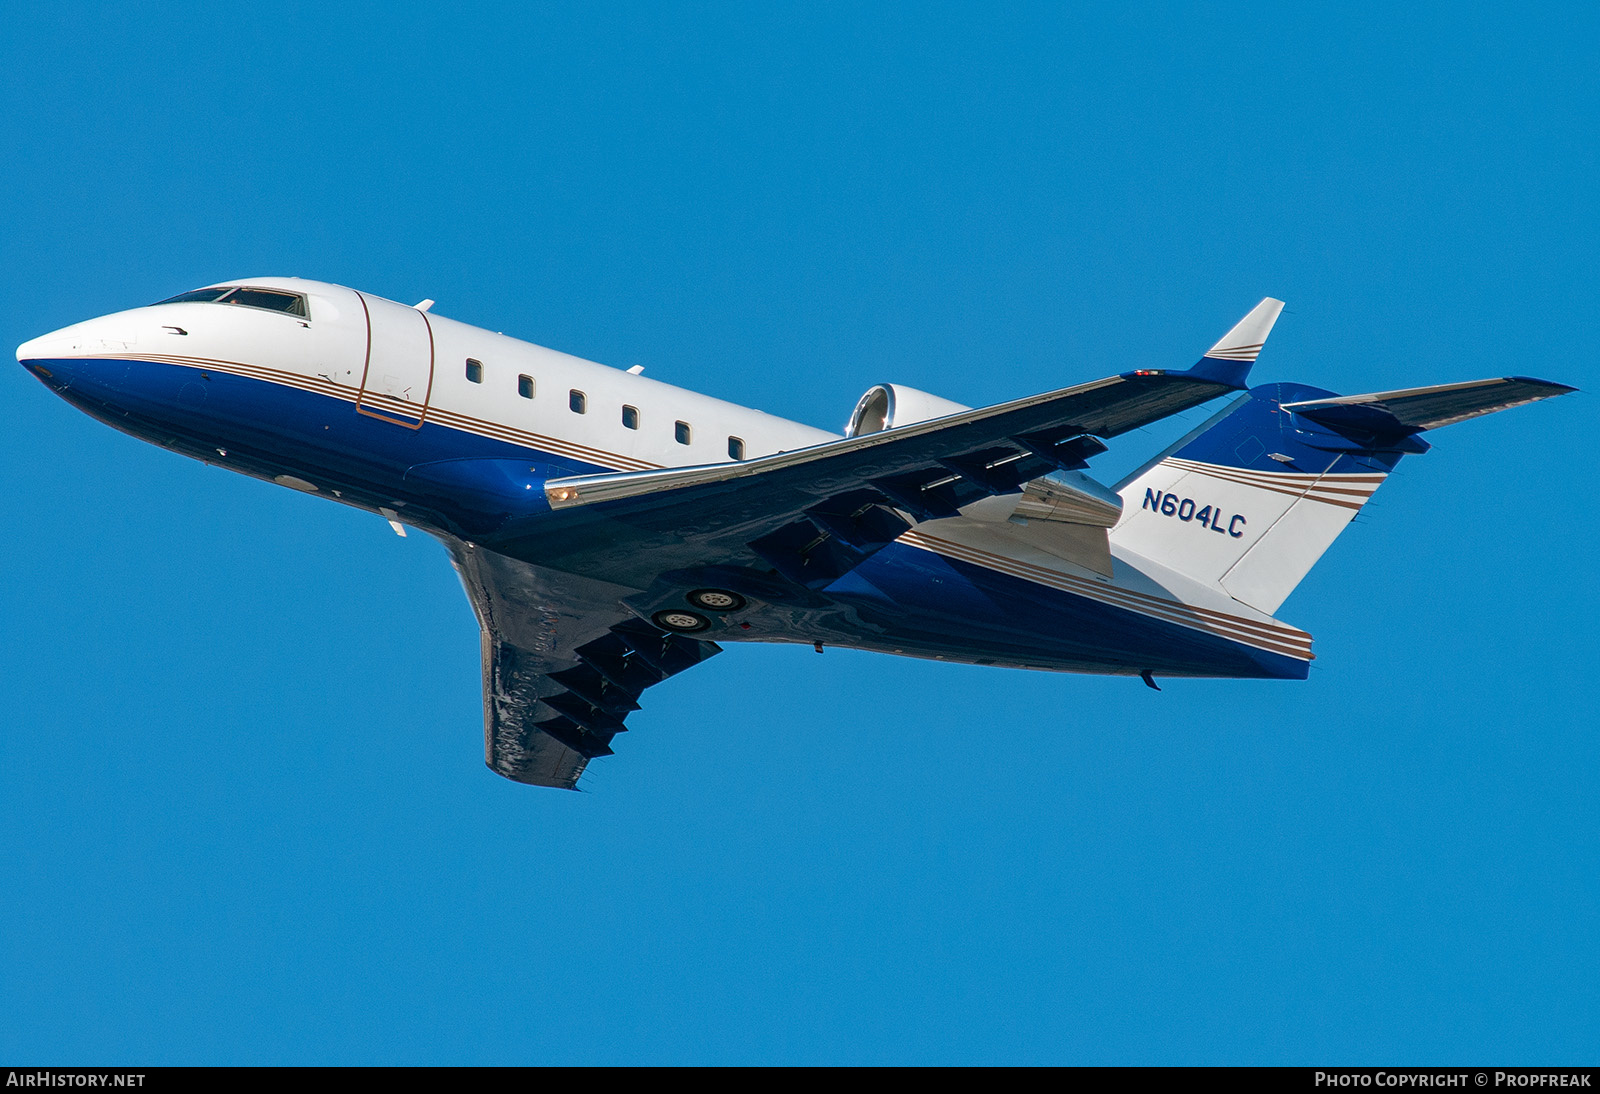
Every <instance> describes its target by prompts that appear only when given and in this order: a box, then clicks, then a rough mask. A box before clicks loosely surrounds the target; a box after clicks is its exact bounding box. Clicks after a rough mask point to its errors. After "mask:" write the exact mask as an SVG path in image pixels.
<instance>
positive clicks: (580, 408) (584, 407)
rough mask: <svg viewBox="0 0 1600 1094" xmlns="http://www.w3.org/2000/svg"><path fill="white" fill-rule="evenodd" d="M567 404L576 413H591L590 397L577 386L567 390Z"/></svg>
mask: <svg viewBox="0 0 1600 1094" xmlns="http://www.w3.org/2000/svg"><path fill="white" fill-rule="evenodd" d="M567 405H568V406H569V407H571V408H572V412H573V413H574V414H587V413H589V397H588V396H587V395H585V394H584V393H583V392H581V391H579V390H578V389H577V388H573V389H572V390H571V391H569V392H567Z"/></svg>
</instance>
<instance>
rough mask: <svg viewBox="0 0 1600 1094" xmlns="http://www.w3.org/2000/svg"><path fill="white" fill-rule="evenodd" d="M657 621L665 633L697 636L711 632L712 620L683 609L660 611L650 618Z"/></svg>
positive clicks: (657, 624)
mask: <svg viewBox="0 0 1600 1094" xmlns="http://www.w3.org/2000/svg"><path fill="white" fill-rule="evenodd" d="M650 618H651V619H653V620H655V624H656V626H658V627H660V628H661V629H662V630H665V631H674V632H676V633H678V634H697V633H699V632H700V631H703V630H709V629H710V627H711V620H709V619H707V618H706V617H705V616H703V615H701V614H700V613H699V612H691V611H686V610H684V609H682V608H668V609H666V610H665V611H659V612H657V613H656V614H655V615H652V616H651V617H650Z"/></svg>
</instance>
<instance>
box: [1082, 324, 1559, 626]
mask: <svg viewBox="0 0 1600 1094" xmlns="http://www.w3.org/2000/svg"><path fill="white" fill-rule="evenodd" d="M1280 307H1281V305H1280ZM1252 314H1254V313H1252ZM1275 317H1276V314H1275V313H1274V318H1275ZM1241 325H1242V324H1241ZM1268 328H1269V329H1270V323H1269V324H1268ZM1264 337H1265V336H1264V335H1263V339H1262V340H1264ZM1224 341H1226V339H1225V340H1224ZM1219 345H1221V343H1219ZM1251 348H1253V349H1256V350H1259V349H1260V346H1259V345H1257V346H1254V347H1251ZM1208 356H1209V355H1208ZM1573 390H1575V389H1573V388H1571V387H1568V386H1567V385H1565V384H1556V383H1551V382H1549V381H1546V380H1534V379H1529V378H1528V377H1524V376H1512V377H1505V378H1501V379H1492V380H1473V381H1469V382H1467V383H1461V384H1441V385H1438V386H1435V387H1419V388H1408V389H1406V390H1403V391H1381V392H1376V393H1373V394H1370V395H1343V396H1341V395H1336V394H1334V393H1333V392H1331V391H1324V390H1322V389H1321V388H1315V387H1308V386H1306V385H1304V384H1265V385H1262V386H1260V387H1256V388H1252V389H1251V390H1250V391H1248V392H1246V393H1245V394H1244V395H1241V396H1239V397H1238V398H1237V399H1236V400H1235V401H1234V402H1233V403H1232V404H1230V405H1229V406H1228V407H1226V408H1225V409H1224V410H1223V411H1222V412H1221V413H1219V414H1217V415H1216V416H1215V417H1213V418H1212V419H1211V420H1210V421H1208V422H1206V423H1205V424H1203V425H1201V426H1200V427H1199V428H1198V429H1196V430H1194V431H1193V432H1192V433H1190V434H1189V435H1188V436H1186V437H1184V438H1183V439H1182V440H1180V441H1179V442H1178V443H1177V444H1175V445H1174V446H1173V447H1172V448H1170V449H1168V450H1167V451H1166V452H1164V453H1162V454H1161V455H1159V456H1157V457H1156V458H1155V459H1154V460H1152V461H1151V462H1150V463H1148V464H1146V465H1145V466H1144V467H1143V468H1141V469H1140V470H1138V471H1136V472H1135V473H1134V474H1133V475H1132V476H1131V477H1130V478H1129V479H1127V480H1125V481H1124V482H1123V483H1122V484H1120V485H1119V486H1118V492H1119V493H1120V494H1121V495H1122V505H1123V515H1122V518H1121V520H1120V521H1119V522H1118V524H1117V526H1116V527H1115V528H1114V529H1113V530H1112V532H1111V543H1112V545H1113V547H1114V548H1115V549H1116V550H1117V552H1118V553H1131V554H1134V555H1138V556H1140V557H1142V558H1145V559H1148V560H1150V561H1152V562H1155V563H1157V564H1159V565H1160V566H1163V567H1166V568H1167V569H1169V570H1173V571H1176V572H1177V573H1179V574H1181V575H1183V576H1185V577H1188V578H1191V579H1193V580H1195V581H1198V582H1200V583H1202V584H1205V585H1209V586H1212V587H1220V588H1221V589H1222V590H1224V591H1225V592H1226V593H1227V594H1228V595H1229V596H1231V597H1233V599H1235V600H1237V601H1239V602H1241V603H1243V604H1247V605H1249V606H1250V607H1252V608H1255V609H1257V610H1259V611H1262V612H1266V613H1267V614H1269V615H1270V614H1272V613H1274V612H1276V611H1277V610H1278V607H1279V605H1281V604H1282V603H1283V601H1284V599H1285V598H1287V597H1288V595H1289V594H1290V593H1291V592H1293V591H1294V588H1295V586H1296V585H1298V584H1299V583H1300V581H1301V579H1302V578H1304V577H1305V575H1306V574H1307V572H1309V571H1310V569H1311V567H1312V566H1313V565H1314V564H1315V563H1316V561H1317V559H1319V558H1321V557H1322V553H1323V552H1324V551H1326V550H1327V549H1328V547H1329V545H1330V544H1332V543H1333V541H1334V539H1335V538H1337V537H1338V535H1339V533H1340V532H1342V531H1344V529H1345V526H1346V525H1347V524H1349V523H1350V521H1351V519H1352V518H1354V517H1355V515H1356V514H1357V513H1358V512H1360V511H1361V507H1362V506H1363V505H1364V504H1366V502H1367V499H1368V498H1370V497H1372V494H1373V492H1374V491H1376V490H1377V489H1378V487H1379V486H1380V485H1381V484H1382V483H1383V480H1384V479H1385V478H1386V477H1387V476H1388V474H1389V472H1391V471H1393V470H1394V468H1395V465H1396V464H1397V463H1399V462H1400V459H1401V457H1402V456H1404V455H1406V454H1407V453H1411V452H1426V451H1427V450H1428V447H1429V446H1428V443H1427V442H1426V441H1424V440H1423V439H1422V438H1421V436H1420V434H1421V433H1423V432H1425V431H1427V430H1430V429H1438V428H1439V427H1440V426H1445V425H1451V424H1454V423H1455V422H1461V421H1465V420H1467V419H1468V418H1476V417H1478V416H1479V415H1482V414H1492V413H1494V412H1495V411H1497V410H1506V409H1509V408H1510V407H1514V406H1521V405H1522V404H1524V403H1531V402H1535V401H1537V400H1539V399H1547V398H1549V397H1551V396H1553V395H1563V394H1566V393H1567V392H1569V391H1573Z"/></svg>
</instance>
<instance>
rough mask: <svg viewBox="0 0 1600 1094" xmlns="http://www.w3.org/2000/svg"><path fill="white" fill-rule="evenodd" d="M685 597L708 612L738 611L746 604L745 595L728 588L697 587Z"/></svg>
mask: <svg viewBox="0 0 1600 1094" xmlns="http://www.w3.org/2000/svg"><path fill="white" fill-rule="evenodd" d="M684 599H685V600H687V601H688V602H689V603H691V604H693V605H694V606H695V607H697V608H704V609H705V610H706V611H708V612H736V611H738V610H739V609H740V608H742V607H744V605H745V599H744V597H742V596H740V595H739V594H738V593H730V592H728V590H726V589H696V590H695V591H694V592H692V593H690V594H689V595H688V596H686V597H684Z"/></svg>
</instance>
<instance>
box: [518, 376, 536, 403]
mask: <svg viewBox="0 0 1600 1094" xmlns="http://www.w3.org/2000/svg"><path fill="white" fill-rule="evenodd" d="M517 394H518V395H520V396H522V397H523V398H524V399H531V398H533V377H532V376H518V377H517Z"/></svg>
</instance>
